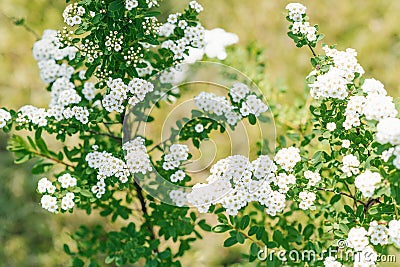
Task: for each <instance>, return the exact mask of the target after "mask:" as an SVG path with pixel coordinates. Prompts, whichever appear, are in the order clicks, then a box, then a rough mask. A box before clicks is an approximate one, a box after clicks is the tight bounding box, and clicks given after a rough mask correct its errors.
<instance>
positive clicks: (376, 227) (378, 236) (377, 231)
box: [368, 221, 389, 245]
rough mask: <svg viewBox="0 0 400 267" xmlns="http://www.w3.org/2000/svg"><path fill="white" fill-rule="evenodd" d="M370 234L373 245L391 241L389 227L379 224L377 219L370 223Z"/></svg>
mask: <svg viewBox="0 0 400 267" xmlns="http://www.w3.org/2000/svg"><path fill="white" fill-rule="evenodd" d="M368 235H369V237H370V241H371V243H372V244H373V245H386V244H388V242H389V234H388V228H386V226H384V225H380V224H378V222H377V221H372V222H371V223H370V224H369V228H368Z"/></svg>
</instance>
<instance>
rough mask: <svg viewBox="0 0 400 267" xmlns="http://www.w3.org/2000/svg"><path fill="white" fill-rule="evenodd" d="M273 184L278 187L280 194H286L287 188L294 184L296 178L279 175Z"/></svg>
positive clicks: (289, 175)
mask: <svg viewBox="0 0 400 267" xmlns="http://www.w3.org/2000/svg"><path fill="white" fill-rule="evenodd" d="M273 183H274V184H275V185H276V186H278V187H279V190H278V191H279V192H280V193H283V194H285V193H287V192H288V191H289V186H290V185H294V184H296V177H295V176H294V175H293V174H286V173H279V174H278V175H277V176H276V178H275V179H274V181H273Z"/></svg>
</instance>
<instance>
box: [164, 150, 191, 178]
mask: <svg viewBox="0 0 400 267" xmlns="http://www.w3.org/2000/svg"><path fill="white" fill-rule="evenodd" d="M188 157H189V147H188V146H187V145H180V144H173V145H172V146H170V148H169V153H167V154H165V155H164V162H163V164H162V167H163V169H164V170H166V171H167V170H174V169H177V168H179V166H180V165H181V163H182V161H185V160H187V159H188ZM182 175H183V177H182ZM175 178H182V179H183V178H184V173H183V174H182V173H178V174H176V175H175V176H174V180H175ZM171 179H173V178H172V177H171ZM182 179H178V180H179V181H180V180H182Z"/></svg>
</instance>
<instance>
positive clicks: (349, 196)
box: [316, 187, 365, 206]
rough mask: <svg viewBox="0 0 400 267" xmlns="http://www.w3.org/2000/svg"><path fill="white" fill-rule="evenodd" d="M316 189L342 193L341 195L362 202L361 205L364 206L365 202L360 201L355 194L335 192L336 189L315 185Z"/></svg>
mask: <svg viewBox="0 0 400 267" xmlns="http://www.w3.org/2000/svg"><path fill="white" fill-rule="evenodd" d="M316 189H317V190H321V191H326V192H332V193H336V194H337V193H339V194H341V195H343V196H346V197H348V198H351V199H353V200H354V201H357V202H358V203H360V204H362V205H364V206H365V203H364V202H362V201H361V200H358V199H357V198H356V197H355V196H352V195H351V194H347V193H346V192H336V191H334V190H333V189H325V188H320V187H317V188H316Z"/></svg>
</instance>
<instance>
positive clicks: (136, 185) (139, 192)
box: [134, 179, 158, 253]
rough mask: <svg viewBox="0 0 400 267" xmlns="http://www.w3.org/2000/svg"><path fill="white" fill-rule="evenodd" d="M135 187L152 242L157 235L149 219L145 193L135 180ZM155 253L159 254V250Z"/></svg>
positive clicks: (155, 250)
mask: <svg viewBox="0 0 400 267" xmlns="http://www.w3.org/2000/svg"><path fill="white" fill-rule="evenodd" d="M134 185H135V189H136V193H137V197H138V199H139V201H140V206H141V209H142V212H143V214H144V217H145V220H146V222H145V223H146V225H147V229H148V231H149V233H150V238H151V239H152V240H156V235H155V234H154V229H153V225H151V223H150V221H149V219H148V218H149V213H148V211H147V207H146V201H145V199H144V196H143V191H142V188H141V187H140V185H139V183H138V182H137V181H136V179H135V182H134ZM153 252H154V253H158V249H157V248H155V249H154V250H153Z"/></svg>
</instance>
